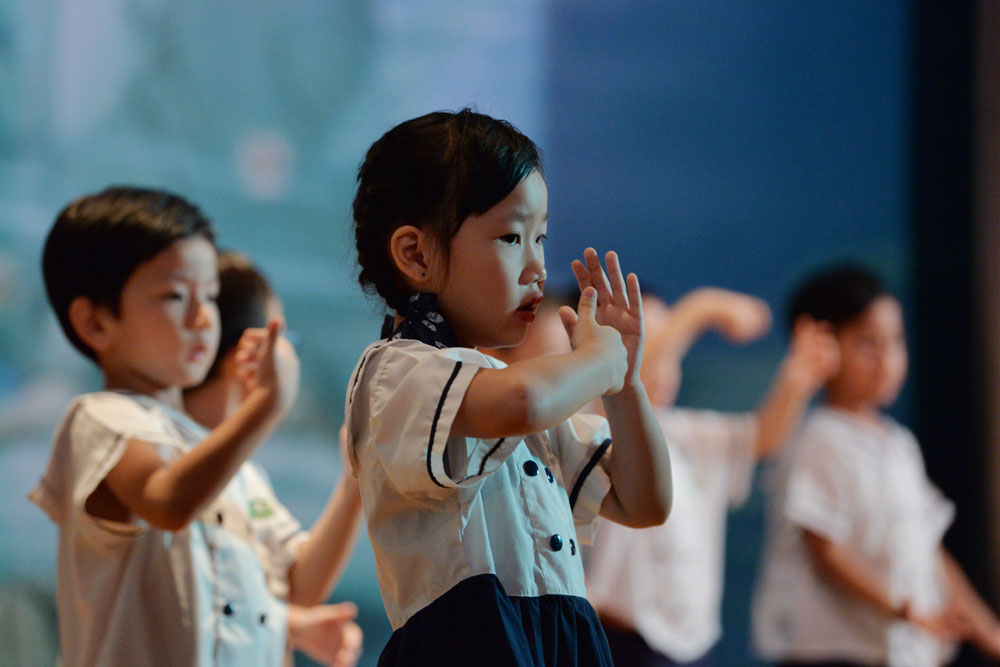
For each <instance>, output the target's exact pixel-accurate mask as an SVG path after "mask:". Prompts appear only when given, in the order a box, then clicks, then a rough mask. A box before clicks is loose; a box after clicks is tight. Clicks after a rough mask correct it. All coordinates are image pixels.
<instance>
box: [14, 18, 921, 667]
mask: <svg viewBox="0 0 1000 667" xmlns="http://www.w3.org/2000/svg"><path fill="white" fill-rule="evenodd" d="M910 20H911V16H910V13H909V5H908V4H907V3H905V2H903V1H902V0H885V1H878V2H876V1H871V2H856V3H829V2H819V1H807V2H801V1H798V0H775V1H774V2H770V3H751V2H736V3H718V2H708V1H692V2H673V1H670V2H665V1H663V0H619V1H618V2H614V3H602V2H595V1H592V0H583V1H579V2H569V1H567V0H548V1H547V2H537V1H534V0H513V1H511V0H505V1H502V2H501V1H500V0H483V1H477V2H462V1H459V0H409V1H408V0H341V1H338V2H326V1H323V0H295V1H294V2H282V3H279V2H268V1H266V0H239V1H236V0H219V1H218V2H213V3H208V4H206V3H203V2H194V1H192V0H172V1H169V2H168V1H166V0H52V1H51V2H47V3H31V2H27V1H20V2H19V1H18V0H0V503H2V507H3V511H2V512H0V579H2V580H3V581H6V582H7V585H6V586H5V588H4V589H3V591H2V592H0V595H2V596H3V597H2V598H0V617H5V618H18V619H22V620H19V621H17V622H18V623H21V625H14V626H12V625H10V624H8V627H9V628H10V627H15V628H23V627H27V626H25V625H24V623H28V622H29V621H25V620H23V619H26V618H29V617H30V618H32V619H34V620H32V621H30V622H31V623H35V625H34V626H31V627H37V628H40V629H41V630H39V632H37V633H35V634H36V635H38V637H39V639H38V641H37V642H35V644H36V646H35V648H34V649H28V648H20V649H18V650H33V651H34V653H33V654H32V655H33V656H34V657H33V658H31V659H26V661H24V662H21V664H32V662H31V660H39V661H40V662H39V663H38V664H45V661H46V660H48V659H49V658H50V657H51V655H52V652H53V651H54V650H55V644H54V642H55V638H54V637H52V636H51V634H48V635H46V634H45V632H43V631H44V630H45V629H46V628H51V623H52V616H51V608H50V606H47V605H49V604H50V603H51V592H52V589H53V586H54V567H55V563H54V553H55V531H54V529H53V527H52V526H51V525H50V524H49V523H48V522H47V520H46V519H45V517H44V515H43V514H42V513H41V512H40V511H39V510H38V509H37V508H35V507H33V506H31V505H30V504H29V503H28V502H27V501H26V500H25V495H26V493H27V492H28V490H29V488H30V487H31V486H32V485H33V483H34V482H35V481H36V479H37V478H38V476H39V474H40V473H41V470H42V467H43V465H44V462H45V459H46V456H47V448H48V438H49V437H50V436H51V432H52V430H53V428H54V427H55V424H56V423H57V421H58V418H59V416H60V415H61V412H62V409H63V408H64V406H65V404H66V402H67V401H68V400H69V398H70V397H71V396H72V395H74V394H75V393H79V392H81V391H86V390H90V389H94V388H97V387H98V386H99V378H98V376H97V374H96V373H95V371H94V370H93V369H92V368H90V367H89V366H88V365H87V363H85V362H84V361H83V360H82V359H79V358H77V355H75V353H73V352H72V350H71V349H70V348H69V346H68V345H67V344H66V343H65V342H64V341H63V340H62V338H61V334H60V333H59V331H58V328H57V326H56V323H55V319H54V318H53V317H52V315H51V314H50V313H49V311H48V309H47V304H46V303H45V300H44V294H43V291H42V286H41V278H40V275H39V270H38V264H39V261H38V260H39V254H40V249H41V244H42V241H43V239H44V235H45V233H46V232H47V230H48V227H49V225H50V224H51V221H52V219H53V218H54V216H55V214H56V213H57V212H58V210H59V209H60V208H61V207H62V206H63V205H64V204H65V203H66V202H67V201H68V200H69V199H71V198H73V197H75V196H77V195H79V194H81V193H83V192H88V191H93V190H96V189H99V188H102V187H104V186H105V185H108V184H110V183H121V182H127V183H136V184H142V185H152V186H161V187H166V188H169V189H173V190H176V191H179V192H181V193H183V194H184V195H186V196H188V197H189V198H191V199H192V200H194V201H196V202H198V203H199V204H200V205H201V206H202V207H203V208H204V210H206V211H207V212H208V213H209V214H210V215H211V216H212V217H213V218H214V219H215V221H216V223H217V226H218V228H219V230H220V233H219V237H220V243H221V244H222V245H224V246H231V247H236V248H239V249H240V250H243V251H245V252H247V253H249V254H250V255H251V256H253V257H254V258H255V259H256V260H257V261H258V262H259V263H260V265H261V266H262V267H263V268H264V269H265V271H266V272H267V273H268V274H269V275H270V277H271V279H272V282H274V283H275V285H276V286H277V288H278V291H279V292H280V293H281V294H282V296H283V297H284V299H285V302H286V310H287V313H288V319H289V322H290V326H291V327H292V328H293V329H295V330H296V331H297V332H298V333H299V334H300V336H301V341H302V342H301V349H300V354H301V356H302V358H303V368H304V373H303V390H302V392H301V398H300V401H299V403H298V405H297V406H296V408H295V410H294V412H293V414H292V415H291V417H290V419H289V420H288V422H287V423H286V424H285V425H283V427H282V429H281V430H280V432H279V433H278V435H277V436H276V437H275V438H274V439H273V441H272V442H270V443H268V444H267V445H266V446H265V447H264V448H263V449H262V450H261V452H260V454H259V457H258V458H259V460H260V461H261V462H262V463H263V464H264V465H265V466H266V467H267V468H268V470H269V472H270V474H271V476H272V480H273V481H274V484H275V486H276V487H277V490H278V494H279V497H281V498H282V499H283V500H285V501H286V503H287V504H288V506H289V507H290V508H291V509H292V511H293V512H294V513H295V514H296V515H297V516H299V517H300V518H301V519H302V520H303V522H304V523H306V524H308V523H309V522H310V521H312V520H313V519H314V518H315V517H316V516H317V515H318V513H319V510H320V508H321V507H322V505H323V503H324V502H325V500H326V498H327V496H328V494H329V492H330V491H331V490H332V489H333V486H334V483H335V481H336V477H337V475H339V474H340V472H341V470H342V466H341V462H340V461H339V456H338V454H337V446H336V433H337V429H338V427H339V425H340V423H341V421H342V418H343V414H342V413H343V388H344V386H345V383H346V380H347V376H348V374H349V373H350V370H351V369H352V368H353V365H354V363H355V361H356V359H357V356H358V354H359V352H360V351H361V349H362V348H363V347H364V346H365V344H366V343H367V342H369V341H370V340H371V339H373V338H374V337H375V335H376V334H377V330H378V322H379V320H380V315H381V311H380V309H379V307H378V306H377V305H376V304H374V303H372V302H370V301H368V300H366V299H365V298H363V297H362V295H361V293H360V290H359V289H358V288H357V286H356V284H355V282H354V278H355V270H354V267H353V263H352V262H353V259H352V246H351V243H350V230H349V205H350V200H351V197H352V195H353V183H354V174H355V170H356V168H357V165H358V163H359V162H360V160H361V158H362V156H363V154H364V151H365V150H366V148H367V147H368V145H369V144H370V143H371V142H372V141H374V140H375V139H376V138H377V137H378V136H380V135H381V133H382V132H384V131H385V130H386V129H388V128H389V127H391V126H392V125H394V124H396V123H397V122H399V121H402V120H404V119H406V118H409V117H411V116H414V115H418V114H421V113H424V112H427V111H431V110H435V109H441V108H447V109H457V108H460V107H462V106H466V105H472V106H474V107H476V108H477V109H479V110H481V111H483V112H486V113H490V114H493V115H497V116H501V117H504V118H507V119H509V120H511V121H512V122H514V123H515V124H516V125H517V126H518V127H520V128H521V129H522V130H524V131H525V132H526V133H528V134H529V135H530V136H532V137H533V138H534V139H535V140H536V141H537V142H538V143H539V144H540V145H541V146H542V149H543V151H544V153H545V161H546V178H547V182H548V185H549V192H550V212H551V223H550V231H549V237H550V241H549V245H548V246H547V253H548V264H549V275H550V282H551V283H552V284H554V285H560V284H562V285H565V284H567V283H568V282H569V280H570V279H571V274H570V272H569V262H570V261H571V260H572V259H573V258H575V257H577V256H579V255H580V253H581V252H582V249H583V248H584V247H585V246H586V245H593V246H595V247H597V248H598V249H616V250H618V251H619V253H620V254H621V256H622V261H623V263H624V265H625V267H626V269H627V270H634V271H636V272H637V273H638V274H639V276H640V279H641V280H642V281H643V282H644V283H645V284H647V285H649V286H652V287H654V288H655V289H656V290H657V291H658V292H659V293H660V294H662V295H663V296H664V297H666V298H667V299H668V300H673V299H674V298H676V297H677V296H679V295H681V294H682V293H684V292H685V291H687V290H689V289H691V288H694V287H697V286H701V285H716V286H721V287H728V288H731V289H737V290H741V291H746V292H750V293H753V294H756V295H758V296H761V297H762V298H764V299H765V300H767V301H768V302H769V303H770V304H771V306H772V308H773V309H774V310H775V314H776V318H775V330H774V331H773V332H772V333H771V334H770V335H769V336H768V337H766V338H765V339H763V340H761V341H759V342H757V343H754V344H752V345H749V346H746V347H739V348H736V347H732V346H728V345H726V344H724V343H722V342H721V341H720V340H718V339H715V338H712V337H708V338H706V339H705V340H704V341H703V342H701V343H699V344H698V345H697V346H696V347H695V348H694V349H693V351H692V354H691V355H690V357H689V358H688V360H687V361H686V362H685V381H684V385H683V388H682V394H681V398H680V402H681V403H682V404H687V405H694V406H698V407H710V408H718V409H726V410H749V409H752V408H753V407H754V406H755V405H756V403H757V402H758V400H759V399H760V398H761V396H762V394H763V392H764V390H765V388H766V386H767V384H768V382H769V379H770V375H771V373H772V372H773V371H774V369H775V367H776V365H777V363H778V360H779V359H780V357H781V354H782V351H783V347H784V337H783V335H782V333H781V330H782V328H783V326H784V321H783V318H782V317H781V314H780V311H781V309H782V304H783V302H784V299H785V298H786V296H787V295H788V292H789V290H790V288H791V286H792V284H793V283H794V282H795V281H796V280H798V279H799V278H800V277H801V276H802V274H803V273H804V272H806V271H808V270H809V269H811V268H814V267H816V266H817V265H819V264H822V263H824V262H826V261H829V260H833V259H839V258H845V257H851V258H855V259H860V260H863V261H868V262H870V263H872V264H873V265H874V266H875V267H876V268H878V269H879V270H880V271H881V272H882V273H883V275H884V276H885V277H886V278H887V279H888V281H889V282H890V284H892V285H893V287H895V288H896V289H897V290H898V291H899V292H900V294H901V295H902V296H903V299H904V303H905V304H909V303H910V301H911V299H912V297H911V289H910V285H909V282H908V276H909V275H910V274H911V271H912V266H911V263H912V248H911V245H910V238H909V231H908V230H909V227H908V215H909V213H910V211H909V208H908V207H909V201H910V195H911V192H910V188H911V176H910V173H909V160H910V145H909V144H910V136H911V130H910V128H911V119H910V115H909V113H910V112H909V109H910V104H911V90H910V82H911V72H910V62H911V52H910V51H911V45H910ZM917 363H919V360H917ZM909 396H910V393H909V391H907V392H906V393H904V396H903V398H902V400H901V402H900V404H899V406H897V410H896V412H897V414H898V415H899V416H900V417H901V418H903V419H904V420H906V419H907V418H908V416H909V414H908V413H909V409H908V406H909V404H910V402H911V399H910V397H909ZM762 503H763V499H762V496H761V494H759V493H755V494H754V495H753V496H752V498H751V500H750V502H749V503H748V505H747V506H746V507H745V508H744V509H742V510H740V511H738V512H736V513H735V514H734V515H733V517H732V521H731V526H730V536H729V550H730V555H729V574H728V575H727V589H726V600H725V623H724V625H725V635H724V637H723V640H722V643H721V644H720V646H719V647H718V649H717V651H716V656H717V658H718V663H719V664H723V665H729V664H732V665H746V664H752V662H753V659H752V657H751V654H750V649H749V639H748V632H747V625H748V609H749V597H750V592H751V589H752V585H753V576H754V571H755V568H756V562H757V555H758V549H759V546H760V539H761V525H762V521H761V511H762ZM335 597H336V598H338V599H352V600H355V601H357V602H358V604H359V606H360V608H361V617H360V622H361V623H362V625H363V627H364V630H365V633H366V639H367V650H366V653H365V656H364V658H363V664H366V665H373V664H374V663H375V660H376V657H377V654H378V651H379V649H380V648H381V646H382V644H383V643H384V641H385V639H386V638H387V636H388V631H389V627H388V623H387V622H386V621H385V618H384V613H383V611H382V608H381V602H380V599H379V597H378V592H377V585H376V582H375V580H374V567H373V563H372V559H371V551H370V548H369V547H368V544H367V541H366V538H365V537H364V536H362V538H361V541H360V543H359V547H358V550H357V553H356V554H355V556H354V558H353V560H352V563H351V566H350V568H349V570H348V573H347V575H346V577H345V579H344V582H343V583H342V584H341V585H340V587H339V588H338V590H337V591H336V593H335ZM11 609H15V610H16V613H15V612H12V611H10V610H11ZM17 610H19V611H17ZM14 634H17V633H16V632H14V631H3V632H0V641H2V636H8V635H14ZM21 634H23V633H21ZM7 641H9V642H11V644H10V646H11V647H13V646H14V645H15V642H14V641H13V639H8V640H7ZM16 645H17V646H23V643H22V642H17V643H16ZM10 650H14V649H13V648H11V649H10ZM2 653H4V649H2V648H0V654H2ZM24 655H27V654H24ZM49 664H51V663H49ZM303 664H305V662H304V661H303Z"/></svg>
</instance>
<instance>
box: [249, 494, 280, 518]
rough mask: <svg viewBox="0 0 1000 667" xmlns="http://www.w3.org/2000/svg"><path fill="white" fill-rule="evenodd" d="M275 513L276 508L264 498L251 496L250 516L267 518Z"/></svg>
mask: <svg viewBox="0 0 1000 667" xmlns="http://www.w3.org/2000/svg"><path fill="white" fill-rule="evenodd" d="M272 514H274V508H273V507H271V505H270V503H268V502H267V501H266V500H264V499H263V498H251V499H250V518H251V519H266V518H267V517H269V516H271V515H272Z"/></svg>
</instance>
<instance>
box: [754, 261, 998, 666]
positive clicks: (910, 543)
mask: <svg viewBox="0 0 1000 667" xmlns="http://www.w3.org/2000/svg"><path fill="white" fill-rule="evenodd" d="M789 314H790V318H789V321H790V322H793V323H800V322H803V321H817V322H821V323H826V326H829V327H830V328H831V329H832V331H833V333H834V335H835V337H836V339H837V343H838V346H839V356H840V363H839V367H838V369H837V371H836V372H835V373H834V375H833V376H832V377H831V379H830V380H829V381H828V382H827V383H826V385H825V391H824V396H823V405H822V406H821V407H818V408H816V409H815V410H813V411H812V412H811V414H810V415H809V417H808V419H807V421H806V423H805V425H804V427H803V430H802V432H801V434H800V437H799V439H798V441H797V442H796V443H795V444H794V445H793V447H792V448H791V449H790V450H789V454H791V456H790V457H789V460H788V461H785V462H784V463H785V466H784V467H783V468H780V469H779V470H780V471H781V472H780V474H779V475H778V476H777V480H776V481H777V482H778V483H777V484H776V485H775V496H774V499H773V501H772V506H771V508H770V510H771V517H770V519H771V521H770V523H771V525H770V531H769V536H768V547H767V552H766V555H765V563H764V568H763V573H762V575H761V580H760V582H759V585H758V591H757V596H756V599H755V608H754V635H755V641H756V643H757V645H758V647H759V649H760V651H761V652H762V654H763V655H764V656H765V657H767V658H770V659H773V660H778V661H783V663H784V664H788V665H794V664H811V665H822V664H837V665H845V664H847V665H850V664H855V665H906V666H912V667H922V666H928V667H931V666H935V665H941V664H943V663H944V662H945V661H946V660H948V659H949V657H950V656H951V654H952V652H953V644H952V642H953V641H955V640H965V641H970V642H972V643H974V644H975V645H977V646H978V647H979V648H980V649H981V650H982V651H983V652H985V653H986V654H988V655H989V656H991V657H992V658H993V659H1000V622H998V620H997V618H996V617H995V616H994V614H993V613H992V612H991V611H990V610H989V609H988V608H987V607H986V605H985V604H984V603H983V601H982V600H981V599H980V598H979V596H978V595H977V594H976V593H975V592H974V591H973V589H972V587H971V585H970V584H969V582H968V580H967V579H966V578H965V575H964V574H963V573H962V570H961V568H960V567H959V566H958V564H957V563H956V562H955V561H954V560H953V559H952V558H951V556H950V555H948V553H947V552H946V551H945V549H944V548H943V546H942V544H941V538H942V536H943V535H944V532H945V530H946V529H947V527H948V525H949V524H950V523H951V520H952V515H953V513H954V508H953V506H952V504H951V503H950V502H949V501H948V500H946V499H945V498H944V497H942V495H941V493H940V492H939V491H938V490H937V489H936V488H935V487H934V486H933V485H932V484H931V482H930V481H929V480H928V479H927V475H926V473H925V471H924V463H923V458H922V457H921V454H920V447H919V445H918V444H917V442H916V440H915V439H914V437H913V434H912V433H910V431H909V430H907V429H906V428H905V427H903V426H901V425H900V424H898V423H896V422H895V421H893V420H892V419H890V418H889V417H887V416H885V415H884V414H883V413H882V409H883V408H884V407H886V406H888V405H890V404H891V403H892V402H893V401H894V400H895V398H896V395H897V394H898V392H899V389H900V387H901V385H902V383H903V379H904V378H905V376H906V367H907V353H906V343H905V338H904V332H903V316H902V310H901V309H900V305H899V302H898V301H897V300H896V299H895V298H894V297H893V296H891V295H890V294H889V293H888V292H887V291H886V290H885V289H884V288H883V287H882V285H881V284H880V283H879V282H878V280H877V279H876V278H875V277H874V276H872V275H871V274H869V273H868V272H867V271H864V270H861V269H857V268H851V267H848V268H841V269H835V270H831V271H828V272H825V273H822V274H820V275H818V276H817V277H815V278H814V279H812V280H810V281H809V282H807V283H806V284H805V285H803V286H802V287H801V288H800V289H799V290H798V292H797V293H796V295H795V296H794V297H793V299H792V302H791V307H790V312H789Z"/></svg>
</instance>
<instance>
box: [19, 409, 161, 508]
mask: <svg viewBox="0 0 1000 667" xmlns="http://www.w3.org/2000/svg"><path fill="white" fill-rule="evenodd" d="M132 439H137V440H144V441H146V442H151V443H153V444H157V445H168V446H169V445H172V444H176V439H175V436H174V435H173V434H172V433H170V431H168V430H167V429H166V427H165V426H164V424H163V421H162V420H161V419H159V418H158V417H157V416H156V415H153V414H151V411H150V410H149V408H146V407H144V406H143V405H141V404H139V403H138V402H137V401H135V400H133V399H131V398H129V397H128V396H123V395H121V394H115V393H111V392H102V393H97V394H87V395H84V396H81V397H80V398H78V399H77V400H76V401H74V403H72V404H71V405H70V407H69V409H68V411H67V413H66V416H65V417H64V418H63V421H62V424H61V425H60V427H59V429H58V431H57V432H56V437H55V441H54V443H53V446H52V455H51V458H50V459H49V464H48V467H47V469H46V471H45V474H44V475H43V476H42V479H41V481H40V482H39V483H38V485H37V486H36V487H35V488H34V490H32V491H31V493H30V494H29V498H30V499H31V500H32V501H33V502H35V503H36V504H37V505H38V506H39V507H41V508H42V509H43V510H45V512H46V513H48V515H49V517H50V518H51V519H52V521H53V522H55V523H56V524H62V523H64V522H66V521H69V520H70V519H71V517H72V516H73V515H74V514H75V515H77V516H79V517H89V515H88V514H87V513H86V511H85V509H84V506H85V505H86V502H87V499H88V498H89V497H90V495H91V494H92V493H93V492H94V490H95V489H96V488H97V486H98V485H99V484H100V483H101V481H103V480H104V478H105V477H106V476H107V474H108V473H109V472H111V469H112V468H114V467H115V465H117V464H118V461H120V460H121V457H122V455H123V454H124V453H125V447H126V445H127V444H128V442H129V440H132ZM90 523H93V524H94V525H100V526H107V525H108V524H109V523H110V522H106V521H98V520H96V519H93V520H92V521H91V522H90Z"/></svg>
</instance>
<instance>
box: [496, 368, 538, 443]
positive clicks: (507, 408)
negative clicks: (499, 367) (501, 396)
mask: <svg viewBox="0 0 1000 667" xmlns="http://www.w3.org/2000/svg"><path fill="white" fill-rule="evenodd" d="M541 394H542V392H540V391H538V390H537V388H535V387H533V386H532V385H531V384H530V383H528V382H523V381H518V382H515V383H512V384H511V386H510V387H509V388H508V391H507V397H506V400H505V401H504V403H505V405H504V409H503V410H502V411H498V413H497V414H500V415H502V417H503V419H504V422H505V427H504V429H503V430H505V431H507V432H508V433H509V434H510V435H523V434H526V433H536V432H538V431H543V430H545V428H547V425H546V424H545V397H544V396H542V395H541Z"/></svg>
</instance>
